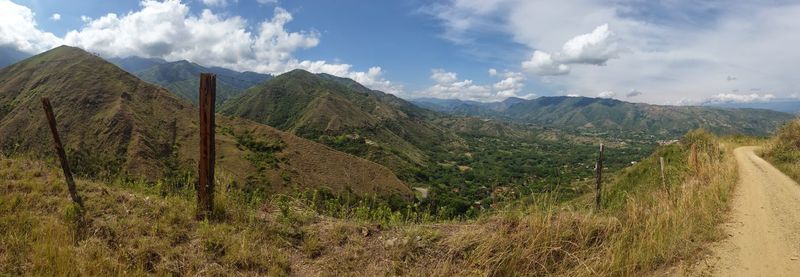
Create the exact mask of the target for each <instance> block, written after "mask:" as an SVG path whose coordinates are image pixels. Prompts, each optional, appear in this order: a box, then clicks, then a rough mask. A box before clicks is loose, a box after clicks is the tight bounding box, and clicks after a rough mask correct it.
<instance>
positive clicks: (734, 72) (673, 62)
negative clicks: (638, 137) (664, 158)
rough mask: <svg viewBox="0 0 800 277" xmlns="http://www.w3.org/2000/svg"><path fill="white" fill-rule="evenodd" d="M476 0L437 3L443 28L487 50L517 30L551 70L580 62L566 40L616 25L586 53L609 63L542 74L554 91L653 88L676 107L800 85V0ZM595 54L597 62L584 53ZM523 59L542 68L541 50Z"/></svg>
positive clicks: (518, 38)
mask: <svg viewBox="0 0 800 277" xmlns="http://www.w3.org/2000/svg"><path fill="white" fill-rule="evenodd" d="M472 2H473V1H458V0H453V1H449V2H446V4H443V5H440V6H437V7H436V9H431V12H430V13H431V14H433V15H434V18H436V19H438V20H440V21H441V23H442V26H443V27H444V32H443V35H446V34H447V35H453V34H457V36H456V37H458V38H459V40H461V41H463V42H470V41H477V42H478V43H474V44H471V45H468V47H472V48H478V49H471V51H482V52H485V53H489V54H487V55H491V53H492V49H487V48H483V49H481V48H479V47H481V44H480V42H481V41H480V40H481V39H483V38H487V37H488V38H495V37H497V34H498V33H500V34H503V35H507V36H510V37H511V38H512V40H513V42H514V43H518V44H521V45H523V47H524V49H525V50H527V51H535V50H538V51H542V52H545V53H549V54H551V56H550V60H552V61H553V63H549V62H543V63H541V65H546V67H545V68H549V69H551V70H541V72H542V73H552V72H555V73H562V74H563V72H564V71H565V70H552V69H557V67H556V65H557V64H566V65H569V63H567V61H572V60H571V59H568V58H567V57H569V55H566V54H564V55H560V54H561V53H560V52H569V51H567V50H566V49H565V42H569V41H575V42H577V40H574V39H575V35H576V34H585V33H587V31H588V30H593V29H594V30H595V31H593V32H591V33H589V34H596V36H589V37H594V38H603V37H605V35H602V34H604V33H605V31H604V30H602V28H601V30H599V31H598V30H597V29H598V26H601V27H602V26H603V25H606V24H607V25H608V26H609V28H608V31H609V33H610V31H611V30H613V33H611V34H609V35H608V40H602V39H600V40H596V39H595V40H594V41H601V42H602V41H605V42H603V43H598V44H596V45H597V46H607V45H613V43H612V44H609V43H606V42H612V41H613V42H615V43H616V46H614V47H611V48H606V47H598V49H601V50H609V49H610V50H609V51H582V52H581V51H579V52H580V53H583V54H584V57H599V58H598V59H594V62H595V63H599V62H602V61H604V60H605V61H607V62H606V64H605V66H604V67H594V66H577V65H574V66H570V72H569V76H562V77H559V78H550V77H542V78H538V79H534V81H535V82H537V83H538V84H540V85H542V86H543V87H544V89H546V90H550V92H551V93H552V92H558V91H570V92H576V93H581V94H583V95H590V94H594V93H596V91H597V89H598V88H605V89H608V90H613V91H628V90H629V89H630V88H631V87H636V88H637V89H640V90H642V91H647V92H648V93H646V94H642V95H641V96H639V97H638V99H639V100H640V101H643V102H649V103H661V104H670V103H672V104H675V103H679V102H680V100H681V99H690V101H695V102H699V101H703V99H707V98H710V97H713V96H715V94H716V93H715V92H719V91H731V90H732V89H735V88H737V87H739V88H750V87H759V88H762V89H763V90H764V91H771V92H773V93H774V94H775V95H776V97H787V96H788V95H790V94H791V93H795V92H797V90H798V88H800V79H798V78H796V76H793V75H796V74H794V72H796V70H795V69H794V68H793V66H794V65H796V64H799V63H800V51H796V50H795V49H794V47H792V45H800V36H792V35H788V34H794V33H800V21H798V20H797V14H800V2H797V1H756V2H754V1H745V0H733V1H703V2H697V1H689V0H674V1H639V0H621V1H592V0H560V1H526V0H491V1H482V3H478V4H476V3H472ZM597 34H601V35H597ZM589 37H586V38H589ZM587 40H588V39H587ZM588 41H591V40H588ZM567 44H569V43H567ZM576 45H578V44H576ZM580 45H586V44H580ZM577 49H584V50H588V49H589V48H577ZM614 49H616V51H613V50H614ZM588 53H593V55H586V54H588ZM604 54H607V55H604ZM580 56H581V55H573V56H572V57H580ZM615 57H616V58H615ZM606 58H608V59H606ZM587 61H592V59H582V62H584V63H586V62H587ZM525 63H527V64H528V66H527V67H526V66H524V65H525ZM520 64H521V65H523V66H522V68H523V69H525V71H526V72H531V73H536V72H535V71H533V70H531V68H536V67H533V66H531V65H532V64H533V62H532V56H528V57H527V59H524V60H521V61H520ZM540 67H542V66H540ZM543 75H548V74H543ZM719 76H722V78H720V77H719ZM726 76H730V77H731V78H726ZM737 77H738V78H737ZM728 79H730V80H728ZM734 80H735V82H731V81H734Z"/></svg>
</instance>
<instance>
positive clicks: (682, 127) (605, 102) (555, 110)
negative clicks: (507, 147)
mask: <svg viewBox="0 0 800 277" xmlns="http://www.w3.org/2000/svg"><path fill="white" fill-rule="evenodd" d="M454 101H455V103H453V102H454ZM419 102H420V103H421V104H422V105H425V106H426V107H429V108H431V109H437V110H441V111H444V112H448V113H452V114H466V115H481V116H489V117H494V118H503V119H507V120H514V121H520V122H525V123H534V124H538V125H541V126H545V127H554V128H561V129H566V130H570V129H571V130H575V129H578V130H586V131H592V132H603V131H611V130H615V131H621V132H624V133H631V134H634V133H642V134H647V135H655V136H657V138H658V139H675V138H678V137H680V136H682V135H683V134H685V133H686V132H688V131H690V130H692V129H695V128H704V129H706V130H709V131H712V132H713V133H716V134H720V135H733V134H747V135H755V136H765V135H769V134H772V133H773V132H774V131H775V130H776V129H777V128H778V127H779V126H780V125H781V124H783V123H784V122H787V121H789V120H791V119H792V118H793V117H794V116H793V115H791V114H788V113H782V112H775V111H769V110H757V109H725V108H714V107H690V106H660V105H648V104H639V103H628V102H623V101H619V100H615V99H603V98H588V97H567V96H553V97H539V98H536V99H531V100H523V99H513V98H512V99H509V100H508V101H506V102H495V103H477V102H463V101H461V102H458V100H452V101H447V100H438V101H434V100H430V99H427V100H426V99H422V100H419Z"/></svg>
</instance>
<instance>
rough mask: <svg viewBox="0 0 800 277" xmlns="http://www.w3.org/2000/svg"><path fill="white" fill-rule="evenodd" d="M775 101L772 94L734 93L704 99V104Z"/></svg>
mask: <svg viewBox="0 0 800 277" xmlns="http://www.w3.org/2000/svg"><path fill="white" fill-rule="evenodd" d="M773 99H775V95H772V94H757V93H753V94H736V93H720V94H717V95H715V96H713V97H710V98H708V99H706V100H705V101H704V102H705V103H749V102H767V101H770V100H773Z"/></svg>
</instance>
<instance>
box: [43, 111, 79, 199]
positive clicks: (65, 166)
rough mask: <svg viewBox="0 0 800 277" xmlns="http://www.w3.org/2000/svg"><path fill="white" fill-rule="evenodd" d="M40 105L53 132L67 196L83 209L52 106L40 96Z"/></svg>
mask: <svg viewBox="0 0 800 277" xmlns="http://www.w3.org/2000/svg"><path fill="white" fill-rule="evenodd" d="M42 107H44V113H45V115H46V116H47V123H49V125H50V132H51V133H53V145H54V146H55V148H56V154H57V155H58V159H59V160H60V161H61V169H62V170H64V179H66V181H67V189H68V190H69V197H70V198H72V202H75V204H78V206H80V207H81V209H83V201H82V200H81V197H80V196H79V195H78V189H77V188H76V187H75V180H73V179H72V173H71V172H70V169H69V162H67V154H66V153H64V145H62V144H61V137H60V136H59V135H58V128H56V116H55V115H54V114H53V106H52V105H50V99H48V98H47V97H42Z"/></svg>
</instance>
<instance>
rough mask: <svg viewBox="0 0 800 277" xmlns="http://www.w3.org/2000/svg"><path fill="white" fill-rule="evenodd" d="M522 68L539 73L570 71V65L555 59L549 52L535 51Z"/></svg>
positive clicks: (549, 73)
mask: <svg viewBox="0 0 800 277" xmlns="http://www.w3.org/2000/svg"><path fill="white" fill-rule="evenodd" d="M522 69H524V70H526V71H528V72H532V73H535V74H537V75H564V74H567V73H569V70H570V69H569V66H567V65H565V64H562V63H558V62H556V61H555V60H553V56H552V55H550V54H549V53H547V52H542V51H538V50H537V51H534V52H533V55H531V59H530V60H527V61H525V62H523V63H522Z"/></svg>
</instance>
